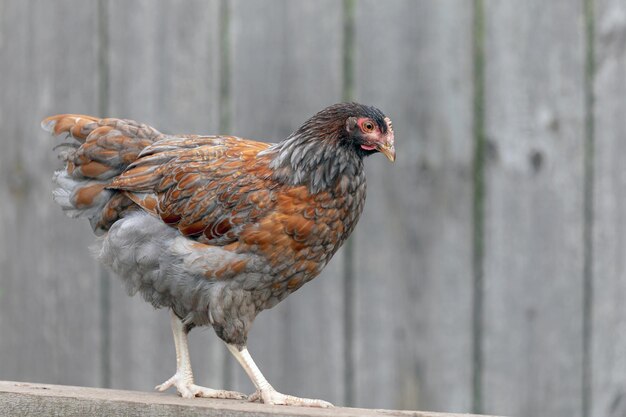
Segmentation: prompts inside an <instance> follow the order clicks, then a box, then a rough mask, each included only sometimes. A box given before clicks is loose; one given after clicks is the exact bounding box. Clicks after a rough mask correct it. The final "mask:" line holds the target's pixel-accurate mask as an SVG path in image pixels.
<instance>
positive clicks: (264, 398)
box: [248, 388, 334, 408]
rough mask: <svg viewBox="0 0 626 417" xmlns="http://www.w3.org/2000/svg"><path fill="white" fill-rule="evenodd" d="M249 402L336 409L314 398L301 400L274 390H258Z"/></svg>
mask: <svg viewBox="0 0 626 417" xmlns="http://www.w3.org/2000/svg"><path fill="white" fill-rule="evenodd" d="M248 401H250V402H254V401H260V402H262V403H263V404H274V405H293V406H299V407H319V408H330V407H334V406H333V405H332V404H331V403H329V402H327V401H323V400H316V399H312V398H300V397H294V396H293V395H286V394H282V393H280V392H278V391H276V390H275V389H274V388H270V389H265V390H257V391H256V392H255V393H254V394H252V395H250V396H249V397H248Z"/></svg>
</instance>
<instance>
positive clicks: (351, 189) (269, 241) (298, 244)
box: [238, 172, 366, 300]
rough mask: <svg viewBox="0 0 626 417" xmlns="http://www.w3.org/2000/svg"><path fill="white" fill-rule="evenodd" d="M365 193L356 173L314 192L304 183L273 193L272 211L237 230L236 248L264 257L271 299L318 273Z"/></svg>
mask: <svg viewBox="0 0 626 417" xmlns="http://www.w3.org/2000/svg"><path fill="white" fill-rule="evenodd" d="M365 193H366V183H365V177H364V175H363V174H362V172H360V173H359V175H352V176H347V175H346V176H342V177H340V178H339V179H338V180H337V182H336V183H335V184H334V186H333V187H332V188H330V189H328V190H325V191H321V192H318V193H315V194H311V193H310V191H309V188H308V187H307V186H305V185H300V186H292V187H289V188H287V189H284V190H281V192H279V193H277V194H276V206H275V210H274V211H273V212H272V213H270V214H269V215H268V216H266V217H265V218H263V219H262V220H261V221H259V222H258V223H257V224H255V225H254V226H251V227H249V228H247V229H246V230H245V231H244V232H243V233H242V235H241V237H240V244H241V246H240V248H239V249H238V250H239V251H243V252H250V253H255V254H258V255H260V256H262V257H263V258H264V259H266V260H267V263H268V265H269V269H270V274H271V275H272V277H273V278H272V281H271V292H272V294H273V297H272V298H277V299H278V300H281V299H282V298H284V297H285V296H287V295H288V294H289V293H291V292H293V291H295V290H297V289H298V288H300V287H301V286H302V285H304V284H305V283H306V282H308V281H310V280H311V279H313V278H314V277H316V276H317V275H318V274H319V273H320V272H321V271H322V269H323V268H324V266H326V264H327V263H328V261H330V259H331V258H332V256H333V255H334V254H335V253H336V252H337V250H338V249H339V247H341V245H342V244H343V242H344V241H345V240H346V239H347V238H348V236H349V235H350V233H352V231H353V230H354V227H355V226H356V223H357V221H358V219H359V217H360V215H361V212H362V211H363V206H364V203H365Z"/></svg>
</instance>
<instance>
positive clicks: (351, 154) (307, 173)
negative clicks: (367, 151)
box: [264, 121, 363, 194]
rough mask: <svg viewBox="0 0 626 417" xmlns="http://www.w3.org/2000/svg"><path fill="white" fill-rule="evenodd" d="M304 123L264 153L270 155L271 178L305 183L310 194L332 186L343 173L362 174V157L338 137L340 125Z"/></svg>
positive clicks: (289, 182)
mask: <svg viewBox="0 0 626 417" xmlns="http://www.w3.org/2000/svg"><path fill="white" fill-rule="evenodd" d="M310 122H311V121H309V122H308V123H306V124H305V125H303V126H302V127H301V128H300V129H298V130H297V131H296V132H294V133H292V134H291V135H290V136H289V137H288V138H287V139H285V140H284V141H282V142H280V143H277V144H274V145H272V146H271V147H270V148H268V149H267V150H266V151H264V153H266V154H268V155H271V158H272V159H271V162H270V165H269V166H270V168H272V170H273V173H272V177H273V178H274V179H276V180H278V181H281V182H285V183H288V184H291V185H303V184H306V185H308V187H309V191H310V192H311V193H313V194H315V193H318V192H320V191H323V190H328V189H330V188H333V187H334V186H335V185H336V184H337V181H338V180H339V179H340V178H341V177H342V176H343V175H346V176H348V177H349V178H350V177H357V176H361V175H362V172H363V158H362V156H360V155H359V154H358V153H357V152H356V151H355V149H353V148H352V147H351V146H346V145H345V144H344V143H343V141H342V140H341V138H340V136H339V133H337V132H339V131H340V127H339V126H332V125H324V126H320V125H318V124H316V123H310Z"/></svg>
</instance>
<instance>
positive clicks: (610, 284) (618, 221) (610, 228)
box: [590, 0, 626, 417]
mask: <svg viewBox="0 0 626 417" xmlns="http://www.w3.org/2000/svg"><path fill="white" fill-rule="evenodd" d="M593 15H594V17H595V19H594V26H595V33H596V36H595V45H594V47H595V57H594V61H595V63H596V64H595V82H594V84H593V97H594V112H593V116H594V124H595V129H594V131H593V135H594V137H593V139H594V148H595V158H594V162H593V166H594V168H595V170H594V180H595V181H594V199H593V201H594V205H593V228H594V237H593V283H592V285H593V297H592V319H593V320H592V326H591V328H592V331H591V335H592V340H591V352H592V356H591V372H592V379H591V382H592V385H591V407H592V408H591V412H590V415H591V416H611V417H617V416H623V415H624V414H625V413H626V356H625V355H624V352H626V337H625V335H626V306H625V305H624V298H625V297H626V264H625V263H624V259H625V258H624V254H625V253H626V252H625V251H626V241H624V236H626V226H625V221H626V166H625V164H624V162H623V157H624V155H625V153H626V142H625V141H624V138H626V124H625V122H624V115H625V114H626V79H625V78H624V74H625V73H626V59H625V57H626V42H624V39H626V37H625V36H626V7H625V5H624V3H623V2H620V1H611V0H604V1H598V2H595V9H594V10H593Z"/></svg>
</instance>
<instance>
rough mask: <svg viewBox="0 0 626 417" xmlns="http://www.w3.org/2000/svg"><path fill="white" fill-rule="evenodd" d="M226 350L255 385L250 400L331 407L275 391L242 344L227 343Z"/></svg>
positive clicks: (323, 402)
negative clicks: (241, 346)
mask: <svg viewBox="0 0 626 417" xmlns="http://www.w3.org/2000/svg"><path fill="white" fill-rule="evenodd" d="M227 346H228V350H230V352H231V353H232V354H233V356H235V358H237V361H238V362H239V364H241V366H242V367H243V369H244V370H245V371H246V373H247V374H248V376H249V377H250V379H251V380H252V383H253V384H254V386H255V387H256V392H255V393H254V394H252V395H251V396H250V398H249V400H250V401H256V400H259V401H261V402H262V403H264V404H282V405H297V406H304V407H332V406H333V405H332V404H331V403H329V402H326V401H322V400H313V399H310V398H299V397H294V396H292V395H285V394H281V393H280V392H278V391H276V390H275V389H274V388H273V387H272V386H271V385H270V383H269V382H267V379H265V377H264V376H263V374H262V373H261V370H260V369H259V368H258V367H257V366H256V364H255V363H254V361H253V360H252V356H250V353H248V349H247V348H246V347H245V346H244V347H243V348H242V349H241V350H239V348H238V347H237V346H235V345H229V344H227Z"/></svg>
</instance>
